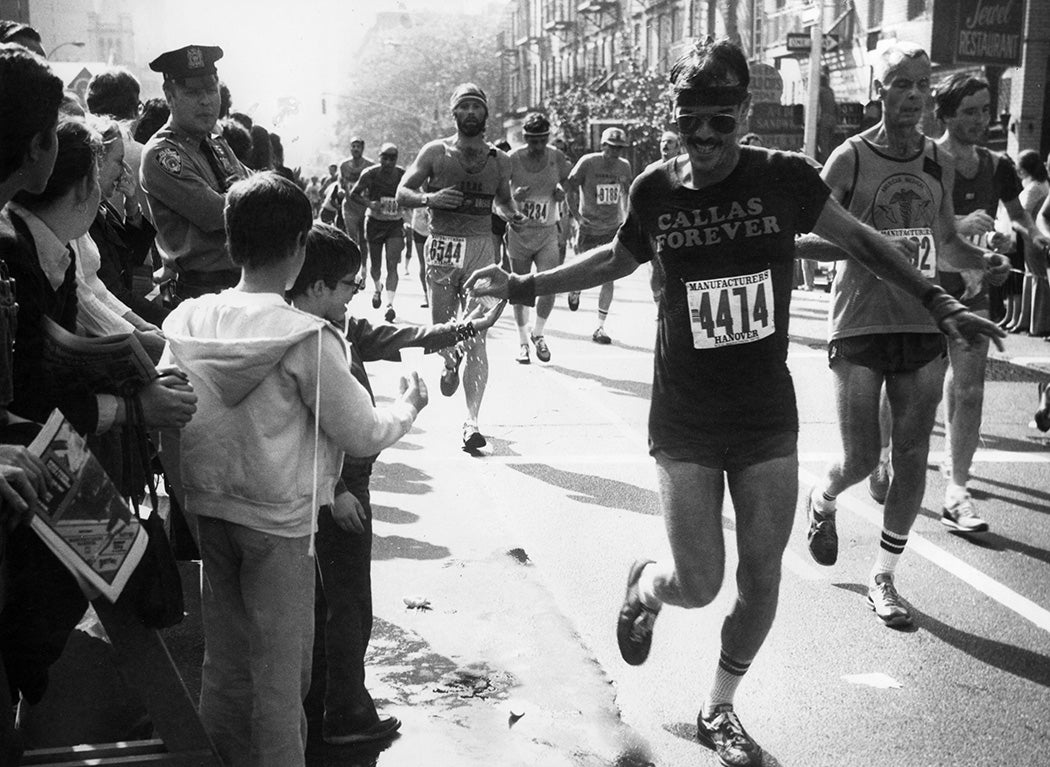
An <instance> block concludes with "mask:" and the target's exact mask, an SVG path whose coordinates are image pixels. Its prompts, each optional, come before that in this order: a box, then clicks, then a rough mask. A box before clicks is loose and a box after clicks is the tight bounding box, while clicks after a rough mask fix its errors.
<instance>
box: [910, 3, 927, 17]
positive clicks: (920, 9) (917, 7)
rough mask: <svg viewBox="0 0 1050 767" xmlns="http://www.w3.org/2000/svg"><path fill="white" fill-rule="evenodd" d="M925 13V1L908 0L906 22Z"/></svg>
mask: <svg viewBox="0 0 1050 767" xmlns="http://www.w3.org/2000/svg"><path fill="white" fill-rule="evenodd" d="M925 12H926V0H908V20H909V21H910V20H911V19H914V18H915V17H917V16H922V14H924V13H925Z"/></svg>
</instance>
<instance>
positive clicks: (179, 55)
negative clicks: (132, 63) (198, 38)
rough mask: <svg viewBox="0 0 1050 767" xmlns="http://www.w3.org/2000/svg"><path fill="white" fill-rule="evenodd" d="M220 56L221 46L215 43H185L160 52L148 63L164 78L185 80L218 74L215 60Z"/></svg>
mask: <svg viewBox="0 0 1050 767" xmlns="http://www.w3.org/2000/svg"><path fill="white" fill-rule="evenodd" d="M221 58H222V48H220V47H219V46H217V45H187V46H185V47H184V48H179V49H178V50H174V51H168V52H167V53H162V54H160V55H159V56H158V57H157V58H155V59H153V61H151V62H150V63H149V68H150V69H152V70H153V71H154V72H161V73H162V74H163V75H164V79H165V80H185V79H187V78H190V77H206V76H207V75H214V74H218V72H217V70H216V69H215V62H216V61H218V60H219V59H221Z"/></svg>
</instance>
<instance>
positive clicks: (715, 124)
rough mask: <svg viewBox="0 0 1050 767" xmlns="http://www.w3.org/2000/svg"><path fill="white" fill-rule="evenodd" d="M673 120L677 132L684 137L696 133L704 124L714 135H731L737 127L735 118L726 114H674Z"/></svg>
mask: <svg viewBox="0 0 1050 767" xmlns="http://www.w3.org/2000/svg"><path fill="white" fill-rule="evenodd" d="M674 120H675V122H676V123H678V130H679V131H680V132H681V133H683V134H686V135H688V134H691V133H696V132H697V131H698V130H700V128H701V127H702V126H703V124H704V123H707V124H708V125H710V126H711V130H713V131H714V132H715V133H732V132H733V131H735V130H736V126H737V119H736V117H734V116H733V115H728V114H714V115H695V114H676V115H675V117H674Z"/></svg>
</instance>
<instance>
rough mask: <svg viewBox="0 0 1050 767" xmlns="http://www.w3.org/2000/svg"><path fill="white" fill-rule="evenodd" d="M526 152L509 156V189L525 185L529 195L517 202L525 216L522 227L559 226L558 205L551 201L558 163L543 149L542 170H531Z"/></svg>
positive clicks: (547, 150)
mask: <svg viewBox="0 0 1050 767" xmlns="http://www.w3.org/2000/svg"><path fill="white" fill-rule="evenodd" d="M524 157H525V150H521V151H516V152H513V153H512V154H511V156H510V161H511V169H510V183H511V186H512V187H517V186H527V187H528V188H529V191H528V195H527V196H526V197H525V199H524V200H519V201H518V208H519V209H520V210H521V212H522V213H523V214H524V215H525V222H524V223H523V224H522V227H524V228H526V229H539V228H542V227H549V226H554V225H555V224H557V223H558V205H557V203H555V202H554V190H555V188H556V187H557V186H558V180H559V179H558V176H559V172H558V164H557V162H555V158H554V153H553V152H552V151H551V150H550V147H547V148H545V149H544V158H543V167H542V168H540V170H539V171H535V172H534V171H530V170H529V169H528V168H526V167H525V160H524V159H523V158H524Z"/></svg>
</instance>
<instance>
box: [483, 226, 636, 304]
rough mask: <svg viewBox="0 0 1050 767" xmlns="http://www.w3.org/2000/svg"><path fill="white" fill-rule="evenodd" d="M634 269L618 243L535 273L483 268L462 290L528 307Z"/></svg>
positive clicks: (491, 267) (617, 277) (630, 259)
mask: <svg viewBox="0 0 1050 767" xmlns="http://www.w3.org/2000/svg"><path fill="white" fill-rule="evenodd" d="M637 268H638V261H636V260H635V258H634V256H632V255H631V252H630V251H629V250H627V248H625V247H624V246H623V245H620V243H619V241H618V240H613V241H612V242H611V243H609V244H608V245H602V246H601V247H599V248H595V249H594V250H591V251H588V252H587V253H585V254H583V255H582V256H581V257H580V258H579V259H578V260H576V261H573V262H572V263H570V264H563V265H562V266H559V267H557V268H555V269H551V270H550V271H546V272H539V273H538V274H529V275H512V274H510V273H509V272H505V271H504V270H502V269H500V268H499V267H498V266H495V265H493V266H486V267H485V268H484V269H479V270H478V271H476V272H474V274H472V275H470V277H468V278H467V281H466V283H464V288H465V289H466V290H468V291H471V292H472V293H473V294H474V295H476V296H495V297H496V298H507V299H509V300H510V302H511V303H512V304H527V305H529V306H532V304H533V302H534V301H535V298H536V296H546V295H551V294H552V293H567V292H569V291H574V290H586V289H587V288H593V287H595V286H597V285H601V284H603V283H605V282H611V281H612V280H618V279H620V278H621V277H626V276H627V275H628V274H630V273H631V272H633V271H634V270H635V269H637Z"/></svg>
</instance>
